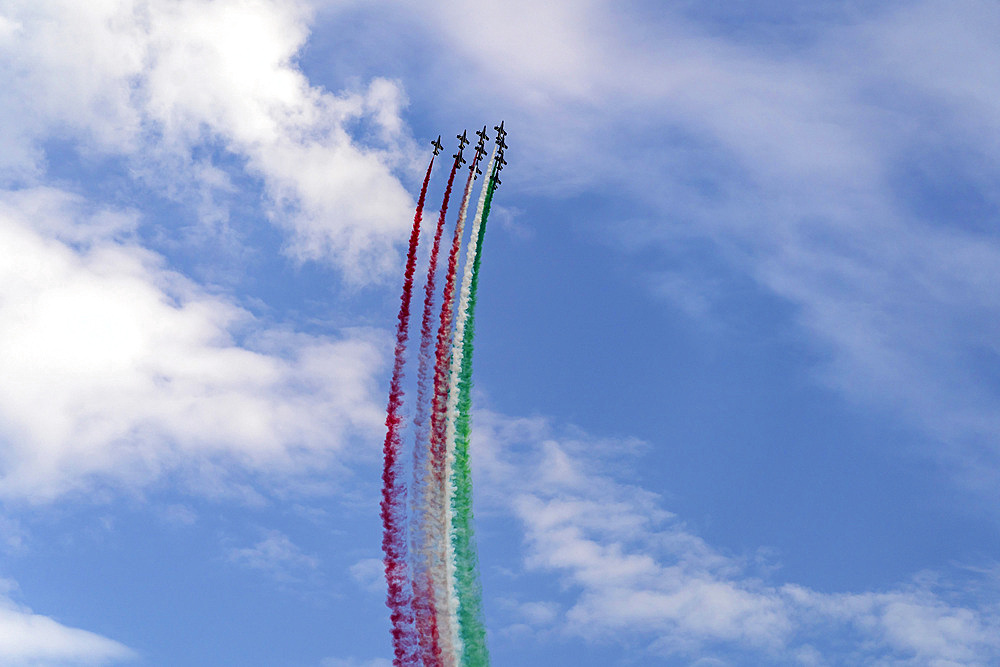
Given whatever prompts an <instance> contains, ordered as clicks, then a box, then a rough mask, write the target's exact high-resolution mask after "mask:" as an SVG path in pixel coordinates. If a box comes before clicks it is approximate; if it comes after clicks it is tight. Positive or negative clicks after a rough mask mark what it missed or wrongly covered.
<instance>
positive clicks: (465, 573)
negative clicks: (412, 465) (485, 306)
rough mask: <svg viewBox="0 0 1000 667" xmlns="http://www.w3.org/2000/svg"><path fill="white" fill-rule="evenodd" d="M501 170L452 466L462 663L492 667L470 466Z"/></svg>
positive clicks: (468, 324)
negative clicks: (475, 378) (481, 315)
mask: <svg viewBox="0 0 1000 667" xmlns="http://www.w3.org/2000/svg"><path fill="white" fill-rule="evenodd" d="M495 189H496V172H495V171H494V172H493V173H491V174H490V180H489V183H488V184H487V190H486V203H485V205H484V206H483V215H482V219H481V220H480V224H479V237H478V240H477V247H476V256H475V259H474V261H473V265H472V285H471V289H470V291H469V310H468V313H467V315H466V320H465V332H464V333H465V335H464V337H463V340H462V351H463V354H462V365H461V368H460V371H459V381H458V406H457V407H458V409H457V415H456V420H455V459H454V463H453V467H452V484H453V492H454V495H453V496H452V499H451V502H452V513H453V517H454V518H453V524H452V535H451V540H452V548H453V549H454V554H455V588H456V592H457V594H458V621H459V627H460V635H461V638H462V663H461V664H462V666H463V667H487V666H488V665H489V664H490V656H489V652H488V651H487V648H486V626H485V623H484V620H483V602H482V584H481V583H480V580H479V554H478V552H477V550H476V542H475V534H474V531H473V527H472V469H471V467H470V465H469V441H470V437H469V436H470V431H471V423H470V417H471V411H472V350H473V347H472V341H473V337H474V335H475V320H476V292H477V289H478V287H479V265H480V261H481V260H482V255H483V237H484V236H485V234H486V219H487V218H488V217H489V215H490V205H491V203H492V201H493V191H494V190H495Z"/></svg>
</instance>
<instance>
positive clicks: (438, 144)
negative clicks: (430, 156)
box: [431, 134, 444, 155]
mask: <svg viewBox="0 0 1000 667" xmlns="http://www.w3.org/2000/svg"><path fill="white" fill-rule="evenodd" d="M431 146H433V147H434V155H437V154H438V153H440V152H441V150H442V149H443V148H444V146H442V145H441V135H440V134H439V135H438V138H437V141H432V142H431Z"/></svg>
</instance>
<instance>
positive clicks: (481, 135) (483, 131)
mask: <svg viewBox="0 0 1000 667" xmlns="http://www.w3.org/2000/svg"><path fill="white" fill-rule="evenodd" d="M476 135H477V136H478V137H479V145H480V146H482V145H483V144H484V143H486V142H487V141H489V140H490V138H489V137H487V136H486V126H485V125H483V129H481V130H476Z"/></svg>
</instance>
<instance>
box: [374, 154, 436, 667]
mask: <svg viewBox="0 0 1000 667" xmlns="http://www.w3.org/2000/svg"><path fill="white" fill-rule="evenodd" d="M433 167H434V158H433V157H432V158H431V161H430V163H429V164H428V165H427V173H426V174H425V175H424V183H423V186H422V187H421V188H420V197H419V198H418V199H417V209H416V212H415V214H414V216H413V228H412V230H411V231H410V245H409V250H408V251H407V254H406V269H405V271H404V273H403V293H402V296H401V297H400V304H399V316H398V324H397V326H396V348H395V359H394V361H393V365H392V380H391V381H390V383H389V405H388V408H387V410H386V416H385V426H386V434H385V444H384V445H383V447H382V451H383V456H384V461H383V467H382V502H381V515H382V552H383V553H384V554H385V557H384V559H383V562H384V564H385V580H386V584H387V586H388V593H387V595H386V605H387V606H388V607H389V609H390V611H391V613H390V620H391V622H392V648H393V656H394V657H393V665H394V666H395V667H404V666H409V665H413V664H415V661H416V659H417V656H416V651H417V649H418V646H419V641H418V639H417V636H416V631H415V630H416V628H415V627H414V624H413V592H412V589H411V584H410V577H409V567H408V564H407V535H406V529H407V525H406V520H407V517H406V484H405V483H404V482H403V480H402V470H401V462H400V454H401V449H402V438H401V437H400V426H401V422H402V416H401V414H400V408H401V407H402V404H403V386H402V384H403V368H404V366H405V364H406V342H407V339H408V337H409V334H408V330H409V325H410V301H411V298H412V295H413V272H414V270H415V268H416V263H417V244H418V243H419V241H420V220H421V218H422V217H423V211H424V200H425V199H426V197H427V184H428V183H429V182H430V178H431V169H432V168H433Z"/></svg>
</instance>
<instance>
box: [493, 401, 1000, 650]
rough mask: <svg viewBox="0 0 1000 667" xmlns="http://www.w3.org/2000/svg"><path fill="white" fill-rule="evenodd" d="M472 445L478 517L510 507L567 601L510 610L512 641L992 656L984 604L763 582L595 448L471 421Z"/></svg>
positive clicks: (543, 430)
mask: <svg viewBox="0 0 1000 667" xmlns="http://www.w3.org/2000/svg"><path fill="white" fill-rule="evenodd" d="M475 435H476V445H477V454H479V455H480V457H479V459H480V462H481V464H480V465H481V467H480V470H479V472H480V476H479V479H482V480H485V483H486V486H485V488H483V486H482V484H481V485H480V489H479V490H480V492H481V493H482V492H485V497H487V498H490V502H489V503H488V504H487V505H486V506H487V507H488V508H489V509H490V511H491V512H492V511H500V512H504V511H505V510H506V511H511V512H513V514H514V515H515V516H516V517H517V518H518V519H519V520H520V521H521V522H522V524H523V526H524V530H525V545H526V550H525V557H524V563H523V565H524V568H525V570H526V571H527V572H545V573H553V574H555V575H557V576H558V577H559V578H560V581H561V582H562V584H563V585H564V586H565V587H566V588H567V590H569V591H571V592H572V594H571V596H570V602H569V604H568V605H566V606H565V611H562V609H563V605H561V604H560V601H556V600H534V601H532V602H531V604H529V605H528V606H523V605H515V606H514V613H513V614H512V616H514V617H515V620H516V622H517V623H519V625H518V626H517V627H521V628H522V630H521V631H523V630H524V629H525V628H532V627H533V628H535V629H536V630H539V631H547V628H548V627H549V626H550V625H551V624H552V623H553V621H556V624H557V626H558V627H560V628H561V632H562V633H564V634H566V635H570V636H578V637H585V638H588V639H596V638H600V639H601V640H602V641H606V642H623V643H626V644H630V643H632V642H634V641H636V640H640V641H643V642H644V644H645V650H646V651H648V652H650V653H652V654H663V655H674V656H676V655H689V656H702V657H710V656H712V655H713V654H714V655H717V656H718V657H719V658H720V659H725V658H727V657H729V656H742V657H743V658H744V659H748V660H754V661H764V662H772V661H778V662H781V663H782V664H785V663H789V664H831V665H838V664H871V665H874V664H914V665H917V664H921V665H932V664H933V665H945V664H963V665H987V664H990V663H991V662H993V661H995V660H996V659H998V658H1000V639H997V637H1000V609H998V608H996V606H995V605H994V604H993V603H992V602H979V601H977V598H976V597H975V596H973V597H971V598H970V597H969V596H962V595H959V594H957V593H956V591H953V590H951V589H949V588H948V587H947V586H946V585H944V584H943V583H942V582H940V581H936V582H935V581H934V580H933V578H930V577H927V576H920V577H915V579H914V581H912V582H909V583H904V584H901V585H899V586H897V587H895V588H892V589H887V590H883V591H872V592H860V593H842V594H829V593H820V592H817V591H814V590H811V589H809V588H807V587H804V586H800V585H796V584H794V583H779V582H775V581H773V579H774V576H773V575H772V574H770V573H768V572H759V571H755V569H754V567H753V563H752V560H751V559H747V558H740V557H735V556H731V555H726V554H723V553H721V552H720V551H718V550H717V549H714V548H713V547H712V546H710V545H709V544H707V543H706V542H705V541H704V540H702V539H701V538H699V537H698V536H697V535H695V534H694V533H693V532H691V531H690V530H689V529H687V528H686V526H685V525H684V524H683V523H682V522H681V521H680V520H679V519H678V517H676V516H675V515H673V514H672V513H670V512H668V511H666V510H665V509H664V508H663V503H662V500H661V499H660V498H659V497H658V496H657V495H656V494H653V493H650V492H648V491H646V490H644V489H642V488H640V487H636V486H634V485H631V484H627V483H623V482H621V481H619V480H617V479H616V478H615V477H613V476H610V475H608V474H607V473H606V472H603V470H605V469H606V467H607V466H606V463H605V462H604V461H603V460H602V459H603V457H604V456H606V454H603V455H602V454H597V455H595V454H594V452H602V451H605V452H606V451H607V449H606V447H605V445H606V444H607V443H602V442H600V441H588V439H587V437H586V436H585V435H584V434H581V433H575V434H573V435H572V436H567V435H560V434H559V433H557V432H556V431H555V430H554V429H552V428H551V427H550V426H548V425H547V424H545V423H544V422H542V421H539V420H518V419H508V418H505V417H502V416H500V415H497V414H493V413H488V412H483V411H480V412H479V413H477V431H476V434H475ZM956 596H957V597H956ZM959 598H960V599H959ZM755 656H756V657H755ZM818 656H823V658H822V660H820V659H819V657H818ZM810 660H814V662H812V663H810Z"/></svg>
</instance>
